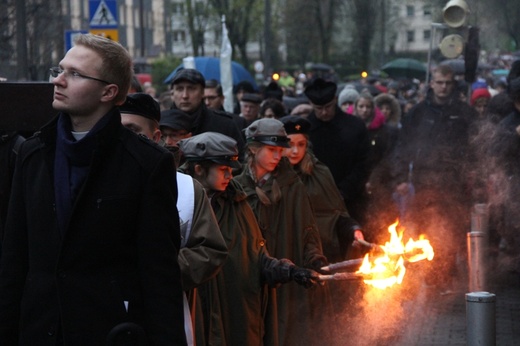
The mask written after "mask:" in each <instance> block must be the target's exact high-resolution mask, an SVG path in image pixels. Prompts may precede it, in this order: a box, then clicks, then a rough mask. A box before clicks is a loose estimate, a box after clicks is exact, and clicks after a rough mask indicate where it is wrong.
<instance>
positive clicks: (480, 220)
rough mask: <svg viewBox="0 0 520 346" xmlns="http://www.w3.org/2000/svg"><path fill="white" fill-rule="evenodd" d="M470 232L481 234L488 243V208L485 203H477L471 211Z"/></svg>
mask: <svg viewBox="0 0 520 346" xmlns="http://www.w3.org/2000/svg"><path fill="white" fill-rule="evenodd" d="M471 232H482V233H484V234H485V235H486V242H488V241H489V206H488V205H487V204H486V203H477V204H475V205H474V206H473V208H472V210H471Z"/></svg>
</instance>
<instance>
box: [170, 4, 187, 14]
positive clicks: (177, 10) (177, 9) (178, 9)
mask: <svg viewBox="0 0 520 346" xmlns="http://www.w3.org/2000/svg"><path fill="white" fill-rule="evenodd" d="M172 5H173V14H179V15H184V4H183V3H173V4H172Z"/></svg>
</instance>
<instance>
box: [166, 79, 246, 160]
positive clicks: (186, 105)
mask: <svg viewBox="0 0 520 346" xmlns="http://www.w3.org/2000/svg"><path fill="white" fill-rule="evenodd" d="M205 87H206V80H205V79H204V76H203V75H202V74H201V73H200V72H199V71H197V70H195V69H180V70H178V71H177V73H176V74H175V75H174V76H173V78H172V82H171V84H170V89H171V92H172V100H173V106H172V109H179V110H181V111H183V112H184V113H187V114H189V115H190V120H191V122H190V128H189V132H191V133H192V134H193V135H197V134H199V133H203V132H208V131H212V132H219V133H222V134H224V135H226V136H229V137H231V138H233V139H234V140H236V141H237V143H238V148H239V152H240V157H241V158H243V155H244V137H243V134H242V133H241V132H240V129H239V127H238V126H237V124H236V121H235V120H234V119H233V116H232V115H230V114H229V113H226V112H222V111H217V110H212V109H208V108H207V107H206V105H205V104H204V101H203V99H204V89H205Z"/></svg>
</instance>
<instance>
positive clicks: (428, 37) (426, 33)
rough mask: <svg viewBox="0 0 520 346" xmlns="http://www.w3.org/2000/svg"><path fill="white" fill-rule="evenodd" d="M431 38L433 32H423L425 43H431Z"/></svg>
mask: <svg viewBox="0 0 520 346" xmlns="http://www.w3.org/2000/svg"><path fill="white" fill-rule="evenodd" d="M430 36H431V31H430V30H424V31H423V39H424V40H425V41H429V40H430Z"/></svg>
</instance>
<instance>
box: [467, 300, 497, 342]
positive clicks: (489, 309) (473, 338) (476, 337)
mask: <svg viewBox="0 0 520 346" xmlns="http://www.w3.org/2000/svg"><path fill="white" fill-rule="evenodd" d="M495 300H496V297H495V295H494V294H493V293H489V292H471V293H466V345H468V346H477V345H479V346H482V345H484V346H494V345H496V317H495V313H496V307H495Z"/></svg>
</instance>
